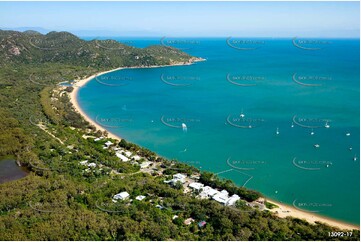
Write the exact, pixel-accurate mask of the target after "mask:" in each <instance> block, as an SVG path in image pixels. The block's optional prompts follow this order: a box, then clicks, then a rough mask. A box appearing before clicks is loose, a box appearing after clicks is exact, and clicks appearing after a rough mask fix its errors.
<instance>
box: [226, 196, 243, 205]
mask: <svg viewBox="0 0 361 242" xmlns="http://www.w3.org/2000/svg"><path fill="white" fill-rule="evenodd" d="M239 199H240V197H239V196H238V195H237V194H233V196H232V197H230V198H229V199H228V201H227V203H226V205H227V206H233V205H234V204H236V202H237V201H238V200H239Z"/></svg>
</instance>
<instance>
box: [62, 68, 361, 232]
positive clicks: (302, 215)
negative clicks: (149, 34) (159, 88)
mask: <svg viewBox="0 0 361 242" xmlns="http://www.w3.org/2000/svg"><path fill="white" fill-rule="evenodd" d="M191 64H193V63H184V64H183V63H182V64H174V65H165V66H148V67H120V68H116V69H113V70H109V71H104V72H100V73H98V74H95V75H92V76H90V77H88V78H85V79H82V80H75V84H74V85H73V87H74V90H73V91H72V92H71V93H70V94H69V98H70V101H71V103H72V104H73V106H74V108H75V110H76V111H77V112H79V113H80V114H81V115H82V116H83V118H84V119H85V120H86V121H88V122H89V123H90V124H92V125H94V126H95V127H96V128H97V129H98V130H101V131H107V132H108V137H109V138H112V139H115V140H121V137H119V136H117V135H115V134H113V133H111V132H109V131H108V130H106V129H105V128H103V127H102V126H100V125H99V124H97V123H96V122H95V121H94V120H93V119H91V118H90V117H89V116H87V115H86V113H85V112H84V111H83V110H82V109H81V107H80V106H79V103H78V100H77V93H78V91H79V89H80V88H81V87H82V86H84V85H85V84H86V83H87V82H89V81H90V80H92V79H94V78H95V77H96V76H100V75H103V74H106V73H110V72H113V71H118V70H121V69H131V68H159V67H167V66H177V65H191ZM266 200H267V201H269V202H271V203H274V204H276V205H277V206H278V208H275V209H272V210H270V211H272V212H274V213H275V214H276V215H277V216H279V217H281V218H285V217H288V216H291V217H295V218H299V219H305V220H306V221H307V222H309V223H311V224H314V223H315V222H316V221H319V222H321V223H326V224H328V225H330V226H333V227H338V228H340V229H347V230H352V229H357V230H359V229H360V228H359V226H356V225H352V224H347V223H344V222H341V221H337V220H333V219H331V218H326V217H323V216H321V215H318V214H315V213H311V212H304V211H301V210H298V209H296V208H295V207H293V206H291V205H285V204H283V203H280V202H276V201H273V200H271V199H268V198H266Z"/></svg>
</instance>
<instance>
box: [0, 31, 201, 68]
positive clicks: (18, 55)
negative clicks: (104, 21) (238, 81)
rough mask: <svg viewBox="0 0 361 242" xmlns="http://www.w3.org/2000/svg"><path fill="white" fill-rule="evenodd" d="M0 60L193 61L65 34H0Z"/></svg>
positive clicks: (90, 63) (167, 51) (161, 50)
mask: <svg viewBox="0 0 361 242" xmlns="http://www.w3.org/2000/svg"><path fill="white" fill-rule="evenodd" d="M0 58H1V59H2V61H1V62H0V64H1V65H4V64H10V63H12V64H17V63H22V64H31V63H32V64H41V63H64V64H76V65H79V66H85V67H97V68H99V67H102V68H109V69H111V68H115V67H121V66H150V65H169V64H173V63H188V62H192V61H194V60H196V58H192V57H191V56H190V55H188V54H186V53H184V52H182V51H179V50H177V49H174V48H170V47H166V46H150V47H147V48H144V49H139V48H135V47H131V46H127V45H124V44H121V43H119V42H117V41H114V40H92V41H85V40H82V39H80V38H78V37H77V36H75V35H73V34H71V33H68V32H50V33H48V34H46V35H42V34H40V33H38V32H36V31H25V32H23V33H22V32H16V31H3V30H0Z"/></svg>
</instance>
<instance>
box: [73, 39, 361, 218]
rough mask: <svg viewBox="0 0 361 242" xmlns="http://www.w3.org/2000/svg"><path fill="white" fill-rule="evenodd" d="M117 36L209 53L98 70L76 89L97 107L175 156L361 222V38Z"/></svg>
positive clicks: (131, 137)
mask: <svg viewBox="0 0 361 242" xmlns="http://www.w3.org/2000/svg"><path fill="white" fill-rule="evenodd" d="M88 39H89V38H88ZM102 39H106V38H102ZM113 39H114V38H113ZM115 39H116V40H118V41H120V42H124V43H125V44H129V45H133V46H136V47H140V48H144V47H146V46H149V45H152V44H163V45H168V46H173V47H177V48H180V49H182V50H184V51H185V52H187V53H189V54H190V55H193V56H197V57H202V58H205V59H206V61H204V62H198V63H195V64H193V65H188V66H173V67H162V68H146V69H141V68H139V69H127V70H120V71H116V72H112V73H108V74H105V75H103V76H100V77H97V78H96V79H93V80H92V81H90V82H88V83H87V84H86V85H85V86H84V87H82V88H81V89H80V90H79V92H78V101H79V104H80V106H81V108H82V109H83V110H84V111H85V112H86V113H87V114H88V116H89V117H91V118H92V119H93V120H95V121H96V122H98V123H99V124H100V125H102V126H103V127H104V128H106V129H108V130H109V131H111V132H113V133H115V134H117V135H119V136H121V137H123V138H125V139H126V140H128V141H130V142H133V143H136V144H138V145H141V146H143V147H146V148H148V149H150V150H152V151H154V152H156V153H158V154H159V155H161V156H164V157H166V158H169V159H177V160H179V161H181V162H185V163H187V164H190V165H193V166H196V167H198V168H200V169H201V170H208V171H212V172H214V173H217V174H218V175H219V176H220V177H222V178H227V179H231V180H233V181H234V182H235V183H236V184H238V185H240V186H245V187H247V188H249V189H254V190H257V191H260V192H261V193H262V194H264V195H265V196H266V197H268V198H271V199H273V200H277V201H280V202H283V203H286V204H289V205H292V206H294V207H295V208H297V209H299V210H303V211H308V212H312V213H315V214H319V215H324V216H328V217H331V218H334V219H338V220H341V221H345V222H349V223H353V224H359V220H360V217H359V214H360V211H359V208H360V199H359V198H360V183H359V180H360V162H359V161H360V160H359V158H360V157H359V154H360V142H359V140H360V136H359V135H360V119H359V117H360V79H359V77H360V68H359V66H360V59H359V53H360V42H359V39H298V38H289V39H287V38H284V39H270V38H268V39H267V38H265V39H262V38H256V39H252V38H243V39H241V38H178V39H177V38H166V37H164V38H145V39H143V38H115Z"/></svg>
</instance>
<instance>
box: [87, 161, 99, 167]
mask: <svg viewBox="0 0 361 242" xmlns="http://www.w3.org/2000/svg"><path fill="white" fill-rule="evenodd" d="M96 166H97V164H95V163H94V162H92V163H89V164H88V167H96Z"/></svg>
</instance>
